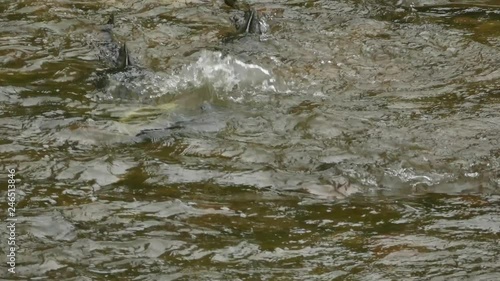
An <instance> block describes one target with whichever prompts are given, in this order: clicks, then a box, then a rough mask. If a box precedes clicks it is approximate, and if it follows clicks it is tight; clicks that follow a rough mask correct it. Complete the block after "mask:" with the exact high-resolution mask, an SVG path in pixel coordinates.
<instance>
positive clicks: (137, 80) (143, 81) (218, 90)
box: [104, 50, 280, 102]
mask: <svg viewBox="0 0 500 281" xmlns="http://www.w3.org/2000/svg"><path fill="white" fill-rule="evenodd" d="M108 76H109V77H108V83H107V86H106V88H105V96H104V98H105V99H132V100H142V101H145V100H151V99H155V98H159V97H162V96H165V95H176V94H179V93H182V92H185V91H191V90H193V89H200V88H206V89H209V90H210V91H213V92H214V93H215V95H216V97H217V99H221V100H226V99H227V100H232V101H237V102H241V101H242V100H243V98H244V97H246V96H252V95H256V94H257V93H269V92H271V93H272V92H279V91H280V90H279V88H280V87H279V86H278V82H277V79H276V77H275V76H274V74H273V73H272V72H271V71H270V70H267V69H265V68H264V67H261V66H259V65H256V64H249V63H245V62H243V61H241V60H238V59H237V58H234V57H232V56H230V55H227V56H224V55H223V54H222V53H220V52H212V51H206V50H203V51H201V52H200V53H199V54H198V59H197V60H196V61H195V62H193V63H191V64H189V65H186V66H184V67H182V68H181V69H180V71H178V72H177V73H174V74H167V73H161V72H152V71H149V70H145V69H142V68H139V67H130V68H128V69H127V70H125V71H123V72H119V73H114V74H109V75H108Z"/></svg>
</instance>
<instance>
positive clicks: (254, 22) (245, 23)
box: [231, 9, 269, 34]
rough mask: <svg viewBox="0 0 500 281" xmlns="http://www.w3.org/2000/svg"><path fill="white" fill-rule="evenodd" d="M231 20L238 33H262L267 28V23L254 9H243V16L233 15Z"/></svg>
mask: <svg viewBox="0 0 500 281" xmlns="http://www.w3.org/2000/svg"><path fill="white" fill-rule="evenodd" d="M231 20H232V22H233V24H234V26H235V27H236V30H238V32H240V33H256V34H263V33H266V32H267V31H268V29H269V28H268V25H267V23H266V22H265V21H264V19H263V18H262V17H261V16H260V15H259V13H258V12H257V11H256V10H255V9H249V10H247V11H245V14H244V15H243V16H241V15H235V16H233V17H232V18H231Z"/></svg>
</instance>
